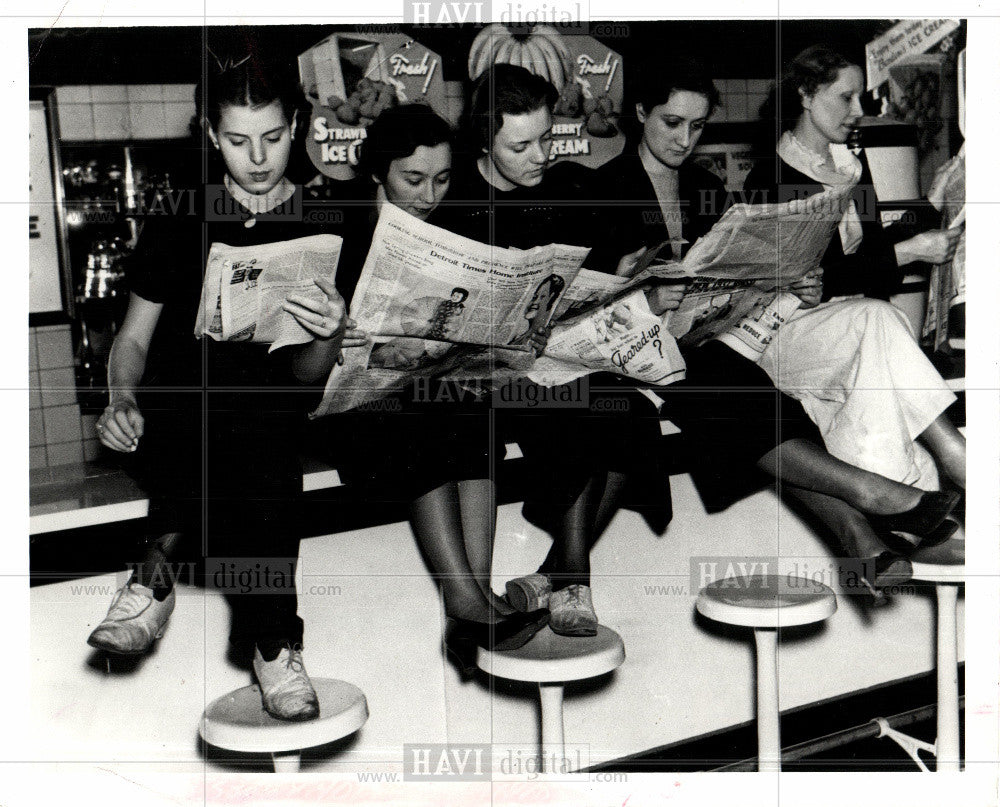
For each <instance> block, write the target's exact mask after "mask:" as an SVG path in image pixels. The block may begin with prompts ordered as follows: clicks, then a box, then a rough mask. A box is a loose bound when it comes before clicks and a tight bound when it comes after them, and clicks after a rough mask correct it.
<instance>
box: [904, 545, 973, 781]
mask: <svg viewBox="0 0 1000 807" xmlns="http://www.w3.org/2000/svg"><path fill="white" fill-rule="evenodd" d="M910 561H911V562H912V563H913V579H914V580H920V581H923V582H927V583H934V589H935V594H936V595H937V742H936V743H935V746H934V756H935V757H936V758H937V769H938V770H939V771H958V770H961V759H960V756H959V732H958V587H959V586H960V585H961V584H962V583H963V582H964V579H965V539H964V538H952V539H951V540H950V541H946V542H945V543H943V544H941V545H940V546H932V547H929V548H928V549H921V550H920V551H918V552H915V553H914V554H913V555H912V556H911V557H910Z"/></svg>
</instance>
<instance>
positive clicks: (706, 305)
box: [634, 186, 853, 349]
mask: <svg viewBox="0 0 1000 807" xmlns="http://www.w3.org/2000/svg"><path fill="white" fill-rule="evenodd" d="M852 190H853V188H851V187H850V186H838V187H834V188H831V189H829V190H826V191H824V192H822V193H819V194H815V195H813V196H810V197H808V198H806V199H801V200H795V201H791V202H783V203H781V204H766V205H746V204H738V205H734V206H733V207H731V208H730V209H729V210H727V211H726V213H725V214H724V215H723V216H722V218H721V219H719V221H718V222H717V223H716V224H715V226H714V227H713V228H712V229H711V230H710V231H709V232H708V233H707V234H706V235H704V236H703V237H701V238H699V239H698V240H697V241H696V242H695V243H694V244H693V245H692V246H691V248H690V249H689V250H688V253H687V255H686V256H685V257H684V259H683V260H681V261H675V260H672V257H670V258H663V257H661V255H662V254H666V255H668V256H672V251H671V250H670V248H669V242H664V243H663V244H661V245H659V246H658V247H657V248H656V249H653V250H650V251H649V252H648V253H647V254H646V255H644V256H643V258H642V260H641V261H640V262H639V264H638V265H637V267H636V269H637V272H636V277H635V281H634V282H635V283H639V284H642V283H647V282H649V281H652V280H660V281H664V280H665V281H671V280H672V281H677V282H684V283H685V284H686V286H685V289H684V298H683V300H682V301H681V304H680V307H679V308H678V309H677V310H675V311H671V312H669V313H668V314H667V332H668V333H669V334H670V335H671V336H673V337H674V338H675V339H677V340H678V342H679V343H680V344H681V346H684V345H698V344H701V343H703V342H706V341H708V340H709V339H713V338H715V337H717V336H718V335H719V334H723V333H727V332H731V331H736V332H739V331H745V329H743V328H742V325H741V323H742V322H743V320H744V319H747V318H749V319H753V318H755V317H758V315H760V316H764V315H765V311H766V309H767V306H768V305H769V304H770V303H771V302H772V301H774V300H775V297H776V295H777V294H778V291H779V290H780V289H782V288H784V287H787V286H789V285H790V284H792V283H794V282H795V281H797V280H799V279H801V278H802V276H803V275H805V274H806V273H807V272H810V271H812V270H813V269H815V268H816V267H817V266H819V263H820V260H821V259H822V257H823V254H824V253H825V252H826V249H827V247H828V246H829V244H830V239H831V238H832V237H833V235H834V233H835V232H836V230H837V225H838V223H839V222H840V219H841V218H842V216H843V211H844V209H845V206H846V205H847V204H849V203H850V195H851V192H852ZM763 347H766V342H765V343H764V345H763ZM761 349H763V348H761Z"/></svg>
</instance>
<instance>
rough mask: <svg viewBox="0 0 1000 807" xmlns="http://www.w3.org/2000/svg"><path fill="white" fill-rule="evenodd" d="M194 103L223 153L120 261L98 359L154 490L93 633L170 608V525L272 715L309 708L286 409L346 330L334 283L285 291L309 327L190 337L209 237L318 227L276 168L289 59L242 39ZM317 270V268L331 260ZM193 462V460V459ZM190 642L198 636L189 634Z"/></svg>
mask: <svg viewBox="0 0 1000 807" xmlns="http://www.w3.org/2000/svg"><path fill="white" fill-rule="evenodd" d="M208 65H209V75H208V79H207V82H206V84H205V85H204V94H203V95H202V94H201V88H202V85H199V92H198V95H199V97H198V99H197V100H198V106H199V110H200V112H201V113H202V116H203V117H202V119H203V123H204V125H205V127H206V134H207V137H208V141H209V142H210V143H211V149H212V150H213V151H214V153H216V154H218V155H220V156H221V161H222V168H223V169H224V170H223V172H222V173H220V175H219V176H217V177H210V182H211V181H214V182H215V183H216V184H214V185H213V184H207V185H206V186H205V188H204V190H203V191H199V192H198V193H197V194H192V195H191V197H190V198H189V199H188V201H190V205H188V204H185V205H182V206H180V207H179V209H178V212H177V214H176V215H174V216H171V217H169V218H164V219H162V220H161V219H150V220H149V222H148V223H147V225H146V228H145V230H144V232H143V233H142V238H141V248H140V250H139V252H138V253H137V255H136V256H135V260H134V263H133V267H132V271H131V274H130V281H131V288H132V295H131V298H130V302H129V308H128V313H127V315H126V318H125V322H124V324H123V325H122V328H121V330H120V331H119V333H118V335H117V337H116V339H115V343H114V347H113V349H112V352H111V359H110V365H109V372H108V385H109V398H110V403H109V405H108V406H107V408H106V409H105V410H104V412H103V414H102V415H101V417H100V420H99V421H98V424H97V431H98V434H99V435H100V439H101V442H102V443H103V444H104V445H105V446H107V447H108V448H111V449H114V450H115V451H120V452H125V453H133V452H134V455H135V456H134V459H135V460H137V461H138V462H137V465H138V470H139V471H140V473H141V479H142V481H143V483H144V486H145V487H146V489H147V490H148V491H150V493H151V494H152V503H151V528H150V530H151V531H150V535H149V539H148V541H147V546H148V551H147V554H146V556H145V559H144V560H143V562H142V563H140V564H139V565H138V566H136V568H135V570H134V573H133V575H132V577H131V578H130V579H129V581H128V582H127V583H126V585H125V586H123V587H122V588H121V589H120V590H119V591H118V592H117V593H116V594H115V597H114V600H113V602H112V605H111V608H110V610H109V611H108V614H107V617H106V618H105V619H104V621H103V622H101V624H100V625H98V627H97V628H96V629H95V630H94V631H93V633H91V635H90V638H89V642H90V644H91V645H93V646H95V647H98V648H101V649H103V650H106V651H109V652H113V653H125V654H138V653H144V652H146V651H147V650H149V649H150V647H151V645H152V644H153V642H154V640H155V639H156V638H158V637H159V636H160V635H161V634H162V633H163V631H164V628H165V626H166V623H167V620H168V618H169V616H170V614H171V612H172V610H173V608H174V602H175V597H176V594H175V591H174V587H173V585H172V584H173V575H172V574H171V568H172V566H171V564H170V560H169V559H170V558H171V557H176V552H177V545H178V543H179V542H180V541H181V539H182V538H183V539H184V543H185V544H193V545H194V547H195V548H196V549H200V550H201V551H202V552H203V553H204V554H205V555H206V557H207V558H208V560H206V569H205V575H206V579H207V580H208V581H210V582H209V584H210V585H211V584H214V585H216V586H217V587H220V588H221V590H222V591H223V592H225V593H226V595H227V598H228V600H229V602H230V606H231V608H232V632H231V635H230V640H231V641H232V642H233V643H234V645H235V646H236V647H238V648H245V649H246V650H247V651H248V652H249V651H250V650H251V649H252V651H253V670H254V673H255V675H256V678H257V681H258V682H259V683H260V687H261V694H262V698H263V705H264V708H265V709H266V710H267V711H268V712H269V713H270V714H272V715H273V716H275V717H278V718H282V719H286V720H307V719H311V718H314V717H316V716H317V715H318V714H319V703H318V701H317V698H316V693H315V691H314V689H313V687H312V684H311V683H310V680H309V677H308V675H307V674H306V671H305V667H304V666H303V662H302V652H301V651H302V631H303V625H302V620H301V619H300V618H299V617H298V615H297V613H296V611H297V602H296V595H295V581H294V576H295V563H296V559H297V557H298V536H297V535H296V533H295V524H296V517H297V508H296V503H297V501H298V498H299V496H300V494H301V490H302V481H301V471H300V469H299V467H298V461H297V459H296V456H295V452H294V446H295V441H294V440H293V436H294V432H295V429H296V422H297V421H298V419H299V418H301V417H302V416H303V415H304V413H305V412H307V411H309V409H311V408H312V407H313V406H315V403H316V396H315V395H314V394H313V393H312V392H311V391H309V390H304V389H302V387H301V385H302V384H311V383H315V382H322V381H323V380H324V379H325V378H326V376H327V374H328V373H329V371H330V369H331V367H332V366H333V364H334V362H335V361H336V360H337V356H338V354H339V352H340V350H341V347H342V346H345V345H348V346H349V345H352V344H358V343H360V342H363V338H361V337H358V336H357V335H356V334H355V333H354V332H352V330H351V329H350V328H349V327H348V326H349V323H348V321H347V320H346V317H345V307H344V304H343V300H342V298H341V297H340V295H339V294H338V293H337V291H336V289H335V287H334V285H333V284H332V282H328V281H326V280H317V281H316V288H315V289H314V290H313V292H314V293H309V294H293V295H289V296H288V297H287V300H286V301H285V304H284V305H285V308H286V311H287V314H286V316H288V317H293V318H294V319H295V321H296V322H298V323H299V325H300V326H301V327H302V328H304V329H305V331H306V332H308V335H309V336H311V337H312V339H311V340H310V341H308V342H306V343H305V344H300V345H297V346H293V347H286V348H282V349H279V350H276V351H275V352H273V353H270V354H269V353H268V345H266V344H257V343H252V342H249V341H244V342H229V341H225V342H223V341H220V342H216V341H213V340H212V339H202V340H201V341H198V340H196V338H195V334H194V331H193V329H194V324H195V314H196V311H197V309H198V305H199V297H200V294H201V289H202V274H203V272H204V269H205V263H206V256H207V253H208V249H209V247H210V245H212V244H213V243H221V244H228V245H230V246H234V247H246V246H254V245H258V244H269V243H271V242H278V241H286V240H289V239H293V238H299V237H302V236H305V235H309V234H312V233H314V232H316V231H315V230H314V229H312V228H310V227H308V226H307V225H304V224H303V223H302V221H301V218H302V217H301V192H300V189H298V188H296V187H295V186H294V185H293V184H292V183H291V182H289V181H288V179H287V178H286V177H285V170H286V166H287V165H288V159H289V153H290V150H291V146H292V139H293V136H294V132H295V108H296V106H295V105H296V103H297V86H296V84H295V82H294V79H293V75H292V74H290V73H289V72H288V71H287V70H283V69H282V68H279V67H274V66H271V67H265V66H264V65H263V64H262V63H261V62H260V61H258V60H257V59H256V58H254V57H253V56H251V55H246V54H245V52H244V53H243V54H241V55H240V58H237V59H235V60H234V59H231V58H230V59H225V60H220V59H217V58H215V57H214V56H212V55H209V56H208ZM331 274H332V272H331ZM203 468H204V473H203V472H202V469H203ZM195 644H197V643H195Z"/></svg>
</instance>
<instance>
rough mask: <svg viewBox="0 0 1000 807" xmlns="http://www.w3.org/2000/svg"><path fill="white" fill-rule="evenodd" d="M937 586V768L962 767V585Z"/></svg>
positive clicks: (948, 769) (941, 769) (956, 768)
mask: <svg viewBox="0 0 1000 807" xmlns="http://www.w3.org/2000/svg"><path fill="white" fill-rule="evenodd" d="M935 588H936V589H937V744H936V747H935V749H936V753H935V756H936V757H937V769H938V770H939V771H958V770H961V766H960V759H959V736H958V625H957V622H958V619H957V612H956V610H957V607H958V606H957V603H958V586H957V585H954V584H951V583H938V584H937V585H936V586H935Z"/></svg>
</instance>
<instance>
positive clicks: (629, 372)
mask: <svg viewBox="0 0 1000 807" xmlns="http://www.w3.org/2000/svg"><path fill="white" fill-rule="evenodd" d="M597 371H607V372H611V373H616V374H618V375H620V376H623V377H626V378H635V379H638V380H639V381H643V382H645V383H647V384H657V385H660V384H671V383H673V382H674V381H680V380H681V379H683V378H684V374H685V371H686V366H685V364H684V359H682V358H681V354H680V351H679V350H678V348H677V342H676V341H675V340H674V338H673V337H672V336H670V334H668V333H667V329H666V327H665V326H664V324H663V321H662V320H661V318H660V317H658V316H656V315H655V314H654V313H653V312H652V311H650V310H649V303H648V302H647V301H646V293H645V291H643V290H642V289H635V290H633V291H632V292H630V293H629V294H627V295H626V296H624V297H617V298H615V299H613V300H611V301H609V302H607V303H604V304H602V305H599V306H598V307H597V308H592V309H591V310H590V311H589V312H587V313H585V314H582V315H579V316H577V317H574V318H573V319H572V320H570V321H568V322H560V323H559V324H558V325H557V326H556V327H555V328H554V329H553V331H552V336H551V338H550V339H549V343H548V345H547V346H546V348H545V353H544V354H543V355H542V356H540V357H539V358H538V360H537V361H536V362H535V364H534V366H533V367H532V368H531V370H530V371H529V372H528V378H530V379H531V380H532V381H534V382H535V383H536V384H542V385H543V386H548V387H551V386H555V385H557V384H567V383H569V382H570V381H574V380H575V379H577V378H579V377H580V376H582V375H586V374H588V373H592V372H597Z"/></svg>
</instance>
